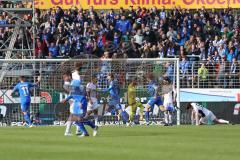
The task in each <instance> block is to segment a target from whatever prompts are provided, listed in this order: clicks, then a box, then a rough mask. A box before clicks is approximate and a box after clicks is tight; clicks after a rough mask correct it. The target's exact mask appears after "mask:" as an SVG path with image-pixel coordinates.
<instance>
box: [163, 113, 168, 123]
mask: <svg viewBox="0 0 240 160" xmlns="http://www.w3.org/2000/svg"><path fill="white" fill-rule="evenodd" d="M164 120H165V123H166V124H168V114H167V113H164Z"/></svg>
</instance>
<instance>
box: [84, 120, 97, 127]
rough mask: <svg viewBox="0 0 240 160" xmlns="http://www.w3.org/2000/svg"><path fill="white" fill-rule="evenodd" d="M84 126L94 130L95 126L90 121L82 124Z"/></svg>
mask: <svg viewBox="0 0 240 160" xmlns="http://www.w3.org/2000/svg"><path fill="white" fill-rule="evenodd" d="M84 124H85V125H88V126H90V127H91V128H92V129H94V128H96V126H95V124H94V123H93V122H92V121H87V122H84Z"/></svg>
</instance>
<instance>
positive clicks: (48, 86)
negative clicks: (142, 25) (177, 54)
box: [0, 58, 180, 125]
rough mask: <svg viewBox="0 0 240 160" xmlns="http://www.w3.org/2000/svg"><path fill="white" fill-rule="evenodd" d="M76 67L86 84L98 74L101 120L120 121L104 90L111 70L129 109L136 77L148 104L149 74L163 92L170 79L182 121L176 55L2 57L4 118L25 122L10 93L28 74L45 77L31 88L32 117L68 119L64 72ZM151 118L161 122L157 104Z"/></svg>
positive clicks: (45, 120)
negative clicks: (129, 95) (130, 88)
mask: <svg viewBox="0 0 240 160" xmlns="http://www.w3.org/2000/svg"><path fill="white" fill-rule="evenodd" d="M76 66H80V69H79V71H78V72H79V75H80V77H81V80H82V84H83V85H86V84H87V83H88V82H90V81H91V79H92V77H93V76H96V77H97V87H98V89H99V91H100V93H99V94H100V97H99V101H100V103H101V107H100V108H99V115H100V116H101V117H102V118H100V121H101V123H110V122H113V121H115V120H116V116H114V115H111V114H110V113H107V112H106V110H105V108H106V106H107V102H108V94H107V93H105V92H101V90H104V89H106V88H108V85H109V82H108V80H107V75H108V74H109V73H111V74H113V75H114V78H115V80H117V81H118V82H119V85H120V88H121V91H120V97H121V104H122V106H123V108H125V109H126V110H127V109H128V102H127V96H126V92H127V88H128V85H129V84H130V82H131V80H132V79H136V80H137V87H136V88H137V92H136V97H137V98H138V100H139V101H140V102H141V103H142V104H143V105H146V104H147V102H148V100H149V98H150V95H149V93H148V91H147V88H148V83H149V82H148V81H147V77H148V75H151V76H152V78H153V79H154V80H155V81H157V83H158V85H159V86H160V92H161V94H164V92H166V91H165V90H166V87H165V86H164V85H163V83H162V82H163V79H166V78H167V79H168V80H169V81H170V82H171V86H172V88H173V89H174V90H175V91H176V95H177V96H176V103H175V107H176V112H175V113H174V123H175V124H180V102H179V70H178V68H179V60H178V59H174V58H171V59H74V60H72V59H42V60H0V106H1V107H3V108H4V107H6V108H7V110H6V111H5V114H2V120H1V121H3V122H5V123H7V124H17V125H18V123H21V122H22V121H23V117H22V114H21V110H20V104H19V103H20V99H19V97H18V95H17V94H15V95H13V97H11V96H10V94H11V91H12V89H13V87H14V86H15V85H16V84H17V82H18V77H19V76H25V77H26V78H27V80H28V81H29V82H33V83H35V82H36V81H37V78H38V77H39V76H41V82H40V84H39V87H37V88H35V89H33V90H32V91H31V95H32V99H31V116H32V119H33V120H34V121H36V123H41V124H53V123H60V122H61V121H65V120H67V117H68V115H69V107H67V106H66V104H65V105H60V104H59V102H60V101H61V100H63V99H64V98H66V97H67V95H68V93H67V92H66V91H65V90H64V88H63V83H64V82H63V79H62V75H63V73H65V72H67V71H71V72H73V71H74V70H75V69H76ZM1 107H0V110H1ZM151 119H152V121H154V122H156V123H161V121H162V119H163V113H162V112H161V111H160V110H159V107H157V106H155V107H154V109H153V110H152V112H151Z"/></svg>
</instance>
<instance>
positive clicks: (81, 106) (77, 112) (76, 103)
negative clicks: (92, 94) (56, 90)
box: [62, 95, 98, 137]
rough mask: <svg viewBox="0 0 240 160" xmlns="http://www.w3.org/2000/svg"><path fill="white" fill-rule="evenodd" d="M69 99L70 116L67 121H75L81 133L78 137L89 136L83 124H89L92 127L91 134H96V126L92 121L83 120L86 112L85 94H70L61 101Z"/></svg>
mask: <svg viewBox="0 0 240 160" xmlns="http://www.w3.org/2000/svg"><path fill="white" fill-rule="evenodd" d="M69 100H72V101H73V102H72V104H71V106H70V116H69V121H71V122H75V123H76V125H77V126H78V127H79V129H80V131H81V132H82V135H80V136H79V137H85V136H89V134H88V132H87V130H86V128H85V127H84V125H89V126H90V127H91V128H92V129H93V136H96V135H97V129H98V127H97V126H95V124H94V123H93V122H92V121H89V120H85V119H84V117H85V115H86V112H87V100H86V97H85V96H82V95H70V96H68V97H67V98H66V99H65V100H63V101H62V103H65V102H67V101H69Z"/></svg>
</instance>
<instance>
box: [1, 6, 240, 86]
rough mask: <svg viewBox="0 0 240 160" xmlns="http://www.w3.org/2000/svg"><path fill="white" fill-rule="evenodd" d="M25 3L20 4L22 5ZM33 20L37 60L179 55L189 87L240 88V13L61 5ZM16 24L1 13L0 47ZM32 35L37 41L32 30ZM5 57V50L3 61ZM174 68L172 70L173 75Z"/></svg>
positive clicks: (28, 16) (183, 81) (37, 13)
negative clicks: (85, 7)
mask: <svg viewBox="0 0 240 160" xmlns="http://www.w3.org/2000/svg"><path fill="white" fill-rule="evenodd" d="M2 5H6V4H2ZM8 5H9V6H11V4H8ZM22 5H23V3H20V2H19V3H18V4H17V7H19V8H21V7H22ZM13 7H14V6H13ZM15 7H16V6H15ZM32 16H34V19H35V21H34V23H35V26H36V29H37V31H36V43H35V44H34V45H35V47H34V48H35V55H34V58H76V57H79V56H80V57H83V56H84V57H92V58H106V57H105V55H108V57H107V58H165V57H166V58H171V57H174V58H180V59H181V62H180V71H181V87H183V88H188V87H190V88H192V87H193V88H195V87H197V88H206V87H223V88H236V87H240V85H239V72H240V71H239V64H238V61H239V60H240V44H239V43H240V15H239V14H234V11H233V9H231V8H228V9H224V10H214V9H213V10H206V9H205V8H202V9H199V10H188V9H181V8H173V9H171V10H166V9H165V8H162V9H157V8H155V7H153V8H151V9H146V8H141V7H137V8H133V6H130V7H129V9H123V8H120V9H119V10H113V9H112V10H94V8H93V7H90V8H89V10H83V9H77V8H71V9H69V10H63V9H62V8H60V7H57V8H56V9H49V10H38V9H36V10H35V13H34V15H31V14H25V15H24V16H23V17H24V19H25V20H26V21H28V22H29V23H33V22H32V18H33V17H32ZM16 23H17V20H16V19H14V18H11V16H10V15H9V14H8V13H7V12H4V11H3V12H2V13H1V15H0V25H1V27H0V43H1V41H4V40H6V39H7V38H8V36H9V34H10V33H11V32H12V31H13V28H11V26H6V27H3V26H4V25H11V24H16ZM27 33H28V34H29V35H30V36H31V37H33V35H32V31H31V28H29V29H28V32H27ZM18 39H19V37H18V38H17V40H18ZM17 45H20V43H15V46H14V47H13V48H16V49H17V48H21V47H22V46H17ZM23 45H27V44H23ZM22 48H24V47H22ZM4 54H5V52H0V56H2V57H3V58H4V57H5V56H6V55H4ZM18 58H26V55H25V56H23V55H20V56H18ZM28 58H32V57H31V56H29V55H28ZM169 67H171V65H169V66H167V68H166V71H169V73H170V72H171V68H169ZM166 74H167V73H166ZM222 84H223V85H222Z"/></svg>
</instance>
